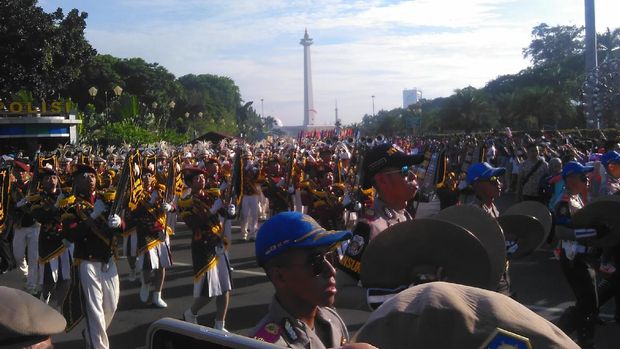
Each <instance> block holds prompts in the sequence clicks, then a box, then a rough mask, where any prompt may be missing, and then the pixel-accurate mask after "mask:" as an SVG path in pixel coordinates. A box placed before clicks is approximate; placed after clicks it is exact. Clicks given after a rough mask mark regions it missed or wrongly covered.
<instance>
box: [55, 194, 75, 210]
mask: <svg viewBox="0 0 620 349" xmlns="http://www.w3.org/2000/svg"><path fill="white" fill-rule="evenodd" d="M74 203H75V195H69V196H67V197H66V198H64V199H62V200H60V201H59V202H58V207H61V208H62V207H67V206H69V205H73V204H74Z"/></svg>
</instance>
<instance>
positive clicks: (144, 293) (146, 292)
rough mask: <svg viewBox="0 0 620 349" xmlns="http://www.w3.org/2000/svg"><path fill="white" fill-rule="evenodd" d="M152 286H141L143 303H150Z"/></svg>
mask: <svg viewBox="0 0 620 349" xmlns="http://www.w3.org/2000/svg"><path fill="white" fill-rule="evenodd" d="M150 289H151V284H142V286H140V300H141V301H142V303H146V302H148V301H149V293H150V292H151V290H150Z"/></svg>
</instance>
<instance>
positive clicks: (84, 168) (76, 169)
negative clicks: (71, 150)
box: [71, 164, 97, 176]
mask: <svg viewBox="0 0 620 349" xmlns="http://www.w3.org/2000/svg"><path fill="white" fill-rule="evenodd" d="M80 173H94V174H97V170H95V168H94V167H92V166H89V165H85V164H75V165H73V171H72V172H71V175H73V176H75V175H77V174H80Z"/></svg>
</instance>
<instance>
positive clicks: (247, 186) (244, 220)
mask: <svg viewBox="0 0 620 349" xmlns="http://www.w3.org/2000/svg"><path fill="white" fill-rule="evenodd" d="M252 158H253V156H252V153H251V152H250V151H249V150H248V151H245V152H244V153H243V159H244V162H243V164H244V168H243V169H242V171H243V188H242V189H241V190H242V192H243V197H242V199H241V200H242V201H241V233H242V234H243V240H246V241H247V240H248V239H250V240H256V230H257V229H258V216H259V211H260V208H259V200H260V195H259V190H260V189H259V187H258V183H257V181H258V175H259V173H258V168H257V167H255V164H254V163H253V161H252Z"/></svg>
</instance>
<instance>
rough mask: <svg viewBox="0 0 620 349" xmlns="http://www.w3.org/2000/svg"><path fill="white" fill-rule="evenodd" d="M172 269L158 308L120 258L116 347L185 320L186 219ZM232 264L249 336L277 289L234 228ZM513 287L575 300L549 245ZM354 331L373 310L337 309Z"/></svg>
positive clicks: (234, 315)
mask: <svg viewBox="0 0 620 349" xmlns="http://www.w3.org/2000/svg"><path fill="white" fill-rule="evenodd" d="M511 203H512V198H511V197H510V196H509V195H506V196H505V197H503V198H502V199H500V201H499V203H498V206H499V208H500V210H502V208H506V207H508V206H510V205H511ZM438 209H439V208H438V203H437V202H431V203H422V204H421V205H420V208H419V212H418V216H419V217H422V216H427V215H430V214H433V213H435V212H437V211H438ZM172 251H173V259H174V262H175V265H174V267H172V268H170V269H168V271H167V275H166V283H165V285H164V290H163V293H162V297H163V299H164V300H165V301H166V302H167V303H168V308H166V309H158V308H154V307H152V306H151V305H147V304H143V303H141V302H140V300H139V297H138V293H139V290H140V284H139V282H138V281H136V282H130V281H129V280H128V279H127V277H128V272H129V267H128V264H127V260H126V259H120V260H118V261H117V267H118V270H119V277H120V289H121V297H120V301H119V304H118V309H117V312H116V315H115V316H114V320H113V321H112V324H111V326H110V328H109V329H108V335H109V337H110V343H111V347H112V348H139V347H143V346H144V343H145V338H146V331H147V329H148V326H149V325H150V324H151V323H152V322H153V321H156V320H158V319H160V318H162V317H173V318H181V314H182V313H183V311H184V310H185V309H187V307H188V306H189V305H190V304H191V302H192V267H191V252H190V235H189V231H188V230H187V229H186V227H185V226H184V224H183V223H179V224H178V226H177V234H176V235H175V237H174V239H173V241H172ZM230 257H231V263H232V266H233V267H234V271H233V282H234V290H233V291H232V297H231V302H230V307H229V311H228V316H227V320H226V328H227V329H228V330H229V331H231V332H235V333H238V334H242V335H244V334H247V333H248V331H249V330H250V329H252V328H253V327H254V325H255V324H256V323H257V322H258V321H259V320H260V319H261V318H262V316H263V315H264V314H265V313H266V312H267V307H268V304H269V303H270V301H271V297H272V296H273V288H272V286H271V284H270V283H268V281H267V279H266V277H265V276H264V273H263V270H262V269H260V268H258V267H257V266H256V263H255V260H254V244H253V243H252V242H244V241H242V240H240V234H239V228H238V227H233V245H232V247H231V250H230ZM511 266H512V272H511V277H512V283H513V289H514V290H515V291H516V292H517V297H518V300H519V301H520V302H521V303H522V304H524V305H526V306H528V307H529V308H530V309H532V310H534V311H535V312H537V313H539V314H540V315H542V316H544V317H545V318H547V319H549V320H551V321H554V320H556V319H557V318H558V316H559V315H560V314H561V312H562V311H563V310H564V309H565V308H566V307H568V306H569V305H571V304H572V303H573V302H574V298H573V295H572V293H571V291H570V289H569V287H568V285H567V283H566V282H565V281H564V277H563V276H562V274H561V271H560V266H559V264H558V262H557V261H556V260H554V259H552V253H551V250H550V249H549V248H548V247H545V248H543V249H542V250H540V251H537V252H536V253H534V254H533V255H532V256H529V257H527V258H526V259H523V260H520V261H515V262H512V263H511ZM0 285H3V286H9V287H15V288H21V287H22V286H23V281H22V277H21V275H20V274H19V273H18V272H17V271H12V272H10V273H7V274H5V275H1V276H0ZM339 313H340V314H341V316H342V317H343V318H344V320H345V322H346V323H347V325H348V327H349V330H350V331H351V332H355V331H357V330H358V329H359V328H360V327H361V326H362V325H363V324H364V322H365V320H366V319H367V318H368V315H369V313H367V312H363V311H356V310H347V309H339ZM214 316H215V304H214V303H211V304H209V305H207V306H206V307H205V308H203V310H202V312H201V314H200V317H199V319H198V321H199V323H200V324H202V325H205V326H212V325H213V321H214ZM601 317H602V318H603V319H604V320H612V319H613V302H610V304H607V305H606V306H605V307H603V309H602V311H601ZM83 328H84V323H83V322H82V323H81V324H79V325H78V326H77V327H76V328H75V329H73V330H72V331H71V332H69V333H66V334H61V335H58V336H55V337H54V338H53V340H54V342H55V347H56V348H59V349H64V348H67V349H68V348H83V347H84V345H83V343H82V339H81V334H80V333H81V330H82V329H83ZM618 343H620V325H618V324H616V323H614V322H610V323H608V324H606V325H604V326H600V327H599V328H597V344H598V346H599V348H601V349H617V348H619V347H620V344H618Z"/></svg>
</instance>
